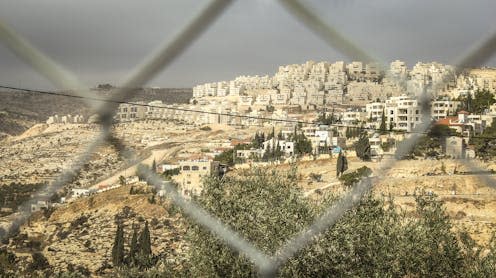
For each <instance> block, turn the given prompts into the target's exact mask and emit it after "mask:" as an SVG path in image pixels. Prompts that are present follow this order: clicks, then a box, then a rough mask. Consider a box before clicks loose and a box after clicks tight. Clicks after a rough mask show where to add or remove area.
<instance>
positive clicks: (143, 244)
mask: <svg viewBox="0 0 496 278" xmlns="http://www.w3.org/2000/svg"><path fill="white" fill-rule="evenodd" d="M138 242H139V244H138V256H139V261H140V262H139V264H140V266H141V267H144V268H147V267H150V266H151V259H152V246H151V241H150V230H149V229H148V221H146V222H145V227H144V228H143V231H142V232H141V234H140V236H139V238H138Z"/></svg>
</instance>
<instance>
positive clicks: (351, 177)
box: [339, 166, 372, 187]
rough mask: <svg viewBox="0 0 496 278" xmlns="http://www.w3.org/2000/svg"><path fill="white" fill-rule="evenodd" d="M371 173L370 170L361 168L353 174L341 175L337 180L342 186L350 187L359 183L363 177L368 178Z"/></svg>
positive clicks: (364, 167) (365, 167)
mask: <svg viewBox="0 0 496 278" xmlns="http://www.w3.org/2000/svg"><path fill="white" fill-rule="evenodd" d="M371 173H372V170H370V168H368V167H367V166H362V167H360V168H358V169H357V170H355V171H353V172H350V173H346V174H342V175H341V176H340V177H339V180H340V181H341V182H343V185H344V186H346V187H350V186H352V185H354V184H355V183H357V182H358V181H360V180H361V179H362V178H363V177H367V176H369V175H370V174H371Z"/></svg>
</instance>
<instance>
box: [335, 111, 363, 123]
mask: <svg viewBox="0 0 496 278" xmlns="http://www.w3.org/2000/svg"><path fill="white" fill-rule="evenodd" d="M366 120H367V112H364V111H360V110H359V111H353V110H349V111H345V112H343V114H342V117H341V121H342V122H343V124H344V125H348V126H352V125H357V124H358V123H360V122H364V121H366Z"/></svg>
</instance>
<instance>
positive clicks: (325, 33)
mask: <svg viewBox="0 0 496 278" xmlns="http://www.w3.org/2000/svg"><path fill="white" fill-rule="evenodd" d="M230 3H231V1H228V0H215V1H212V2H211V3H210V4H209V5H207V6H206V7H205V8H204V9H203V11H202V12H200V14H198V15H197V16H196V17H195V18H193V19H192V20H191V22H190V23H189V24H188V25H187V26H185V27H184V28H183V29H182V30H180V31H179V32H178V33H177V35H176V36H175V38H174V39H173V40H172V41H170V42H164V44H163V45H162V46H160V47H158V49H157V51H156V52H154V53H152V54H151V55H150V56H149V57H147V58H146V59H144V60H143V62H142V63H141V64H140V65H138V66H137V67H136V68H135V69H134V71H133V72H132V73H131V74H130V75H129V76H128V77H127V79H126V80H127V81H126V82H124V84H122V85H121V86H120V88H121V89H119V91H118V92H117V94H116V95H115V96H113V97H112V99H111V100H110V99H109V100H103V99H99V98H98V97H97V96H96V95H94V94H93V93H92V92H91V91H89V90H88V89H86V88H89V87H88V86H85V85H84V84H82V83H81V82H80V81H79V80H78V78H77V77H76V76H74V75H73V74H72V73H71V72H69V71H68V70H66V69H64V68H63V67H61V66H60V65H58V64H57V63H55V62H54V61H52V60H50V59H49V58H48V57H47V56H45V55H44V54H43V53H41V52H40V51H38V50H37V49H36V48H34V47H33V46H31V45H30V43H29V42H28V41H26V40H25V39H23V38H22V37H20V36H19V35H18V34H17V33H16V32H15V31H13V30H12V29H10V28H9V27H8V26H7V25H6V24H4V23H3V22H1V21H0V40H1V41H2V42H3V43H4V44H5V45H6V46H7V47H8V48H9V49H10V50H11V51H12V52H14V53H15V54H16V55H17V56H18V57H20V58H21V59H22V60H24V61H25V62H26V63H27V64H29V65H31V66H32V68H33V69H35V70H36V71H37V72H39V73H40V74H41V75H43V76H44V77H46V78H47V79H48V80H50V81H51V82H52V83H53V84H54V85H56V86H58V87H59V88H60V89H64V90H69V91H70V92H73V93H72V94H74V95H73V96H75V97H80V98H83V99H85V100H86V101H87V102H88V104H89V105H90V106H91V108H92V109H93V110H94V111H95V112H96V113H97V114H98V115H99V117H100V120H101V132H100V134H99V136H97V137H96V138H95V139H94V141H93V142H92V143H91V144H90V145H89V146H88V147H87V148H86V150H85V151H84V152H82V153H81V154H79V155H78V157H77V159H76V160H75V162H74V163H73V165H72V166H71V167H70V168H69V169H66V170H64V171H63V173H62V174H61V175H60V176H59V177H58V178H57V179H55V180H54V181H53V182H51V183H50V184H49V185H47V186H46V187H44V188H43V189H41V190H39V191H38V192H37V193H36V194H35V196H34V198H32V199H31V200H30V201H29V202H26V203H25V204H22V205H21V207H20V209H19V213H18V214H16V216H15V219H14V220H13V221H12V223H11V227H10V229H9V231H4V233H3V234H2V235H1V237H2V238H3V237H8V236H9V235H10V234H11V232H12V231H15V230H16V229H17V228H18V227H19V226H20V225H22V224H23V223H24V222H25V221H26V220H27V219H28V218H29V217H30V213H31V212H30V205H31V204H32V203H35V202H37V201H39V200H45V199H47V198H49V197H47V196H50V195H51V194H53V193H55V192H56V191H57V190H58V189H60V188H61V187H63V186H64V185H66V184H67V183H69V182H71V181H72V180H74V179H75V177H77V175H78V173H79V172H80V171H81V169H82V166H83V165H84V164H85V163H86V162H88V160H89V159H90V158H91V156H92V154H93V153H94V152H95V151H96V150H97V149H98V148H99V147H100V146H101V145H103V144H111V145H113V146H114V147H116V149H118V150H119V152H120V154H121V155H122V156H123V157H124V158H126V159H128V160H129V159H132V157H134V156H133V155H132V154H133V151H132V150H130V149H129V148H127V147H126V146H125V145H124V144H123V143H122V142H121V140H119V139H118V138H116V137H115V136H114V135H113V133H112V119H113V117H114V113H115V111H116V108H117V106H118V105H119V103H122V102H125V101H126V100H127V99H129V97H130V95H131V94H132V90H131V89H129V88H138V87H141V86H143V85H144V84H146V83H147V82H148V81H149V80H150V79H152V78H153V77H154V76H155V75H156V74H157V73H159V72H160V71H162V70H163V69H164V68H166V67H167V66H168V65H170V63H171V62H172V61H173V60H174V59H176V58H177V57H178V56H179V55H181V54H182V53H183V52H184V51H185V49H186V48H187V47H188V46H190V45H191V44H192V43H193V42H194V41H195V39H197V38H198V37H199V36H200V35H201V34H202V33H203V32H204V31H205V30H206V29H207V28H208V27H209V26H210V25H211V24H212V23H213V22H214V21H215V20H216V19H217V18H218V17H219V16H220V15H221V14H222V13H223V12H224V11H225V10H226V8H227V7H228V6H229V4H230ZM280 4H281V6H282V7H283V8H285V9H286V10H287V11H288V12H289V13H291V14H292V15H293V16H294V17H295V19H297V20H300V21H301V22H302V23H304V24H305V25H306V26H307V27H308V29H309V30H310V31H312V32H314V33H315V34H317V35H318V36H319V37H320V38H322V40H324V41H325V42H326V43H327V44H329V46H330V47H333V48H334V49H336V50H338V51H340V52H341V53H342V54H344V55H345V56H347V57H348V58H350V59H354V60H360V61H364V62H375V63H377V64H379V65H380V67H382V69H385V66H384V65H385V63H383V61H380V60H379V59H377V58H376V57H372V56H370V54H368V53H367V51H365V50H363V49H361V48H360V47H359V46H358V45H357V44H355V43H353V41H352V40H351V39H350V38H348V37H346V36H345V35H344V34H342V33H341V32H339V30H337V29H335V28H333V26H331V25H329V24H327V23H326V22H325V21H324V20H323V19H322V18H321V17H320V16H319V15H318V14H317V13H316V12H315V11H314V10H312V9H311V8H310V7H308V6H307V4H304V3H303V1H302V2H300V1H298V0H281V1H280ZM495 46H496V33H492V34H491V35H490V36H489V37H487V38H484V39H481V40H480V41H479V42H478V43H476V44H474V45H473V47H472V48H471V49H468V50H467V52H466V53H462V54H461V55H460V56H459V59H458V60H457V61H454V65H455V66H456V69H458V70H462V69H464V68H467V67H474V66H479V65H482V64H483V63H484V62H485V61H486V60H487V59H488V58H489V57H490V56H491V55H492V54H493V52H494V51H495ZM447 79H448V77H447V76H445V77H444V78H443V79H442V81H441V82H439V83H438V84H433V89H434V90H436V89H438V88H441V87H443V86H442V85H443V83H444V82H446V81H447ZM430 101H431V97H430V96H429V95H428V94H427V93H426V92H424V93H423V94H422V95H420V96H419V103H420V104H421V107H422V123H421V124H420V125H418V126H417V127H416V128H415V130H414V132H412V134H411V136H410V137H408V138H407V139H406V140H404V141H403V142H401V144H400V145H399V146H398V148H397V150H396V155H395V157H401V156H403V155H405V154H407V153H408V152H409V151H410V150H411V149H412V147H413V146H414V145H415V143H416V142H417V140H418V139H419V137H420V135H421V134H424V133H425V132H426V131H428V130H429V128H430V122H431V115H430V109H429V107H430V106H429V105H430ZM230 116H232V117H239V115H230ZM463 162H464V163H465V164H466V166H467V167H468V168H469V169H470V170H471V171H474V172H476V171H481V169H479V167H478V166H477V165H476V164H474V163H473V162H471V161H470V160H464V161H463ZM394 164H395V160H387V161H385V162H383V163H382V164H381V165H380V167H379V170H377V171H376V172H375V173H374V174H375V176H376V177H378V178H376V179H374V180H373V181H372V179H370V178H364V179H363V180H361V181H360V182H359V183H357V184H355V185H354V186H353V187H352V188H351V189H350V190H349V191H348V192H347V193H346V194H345V195H344V196H343V198H342V199H341V200H340V201H339V202H337V203H336V204H335V205H333V206H332V207H329V208H328V209H327V210H326V211H325V212H324V213H323V214H322V215H321V216H320V217H319V218H318V219H317V220H316V221H315V222H314V223H313V224H312V225H311V226H310V227H308V228H307V229H305V230H303V231H301V232H300V233H298V234H297V235H295V236H294V237H293V238H292V239H288V240H287V242H286V244H285V245H284V246H283V247H282V248H280V249H279V251H277V252H276V253H275V254H274V255H269V254H265V253H264V252H262V251H261V250H259V249H258V248H257V247H255V246H254V245H253V244H251V243H250V242H248V241H247V240H246V239H244V238H242V237H241V236H240V235H239V234H238V233H237V232H236V231H234V230H232V229H231V228H229V227H228V226H226V225H225V224H223V223H222V222H221V221H219V220H218V219H217V218H216V217H214V216H212V215H210V214H209V213H207V212H206V211H205V210H204V209H202V208H201V207H199V206H198V205H196V204H195V203H194V202H193V201H189V200H186V199H184V198H183V197H182V196H181V194H179V193H178V192H177V191H176V190H175V189H174V188H173V187H171V186H170V185H169V184H165V183H164V182H163V181H162V179H161V178H160V177H159V176H157V175H156V174H155V173H154V172H152V171H148V172H147V173H146V176H147V178H148V180H149V181H151V182H152V184H153V185H154V186H156V187H157V188H163V187H165V188H166V190H167V192H168V195H169V197H170V198H171V200H172V201H173V202H174V203H175V204H176V205H178V206H179V207H181V208H182V210H183V212H185V213H186V214H188V216H189V217H190V218H191V219H193V220H194V221H196V222H197V223H198V224H201V225H202V226H204V227H206V228H207V229H208V230H210V231H211V233H213V234H214V235H216V236H217V237H219V238H220V239H222V240H223V241H224V242H226V243H227V244H228V245H229V246H230V247H231V248H233V249H235V250H237V251H238V252H240V253H242V254H244V255H245V256H246V257H248V258H249V259H250V260H251V261H252V262H253V263H254V264H255V265H256V266H257V268H258V271H259V273H260V274H261V276H274V275H275V274H276V273H277V270H278V269H279V267H281V266H282V265H283V264H284V263H285V262H286V261H287V260H289V259H290V258H291V257H292V256H293V255H294V254H295V253H296V252H298V251H299V250H301V249H302V248H304V247H305V246H307V245H308V244H310V243H311V242H312V240H314V239H315V237H316V236H318V235H319V234H320V233H321V232H323V231H324V230H326V229H329V228H330V227H331V226H332V225H333V224H334V223H336V221H338V220H339V219H340V217H341V216H342V215H343V214H344V213H345V212H346V211H347V210H349V209H351V208H353V207H354V206H355V205H357V204H358V202H359V201H360V199H361V197H362V196H363V195H364V194H365V193H366V192H368V191H369V190H370V189H371V188H372V187H373V185H374V183H377V182H378V181H380V180H381V179H382V178H383V177H386V176H387V172H388V171H389V170H390V169H391V168H392V167H393V165H394ZM480 178H481V179H482V180H483V182H484V183H485V184H486V185H487V186H490V187H494V186H495V184H496V183H495V181H494V179H493V177H492V176H490V175H481V176H480Z"/></svg>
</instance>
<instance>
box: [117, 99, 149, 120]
mask: <svg viewBox="0 0 496 278" xmlns="http://www.w3.org/2000/svg"><path fill="white" fill-rule="evenodd" d="M143 104H145V103H144V102H142V101H140V102H136V103H121V104H119V107H118V108H117V113H116V116H115V117H116V119H117V120H119V121H134V120H138V119H144V118H145V116H146V112H147V107H146V106H144V105H143Z"/></svg>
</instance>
